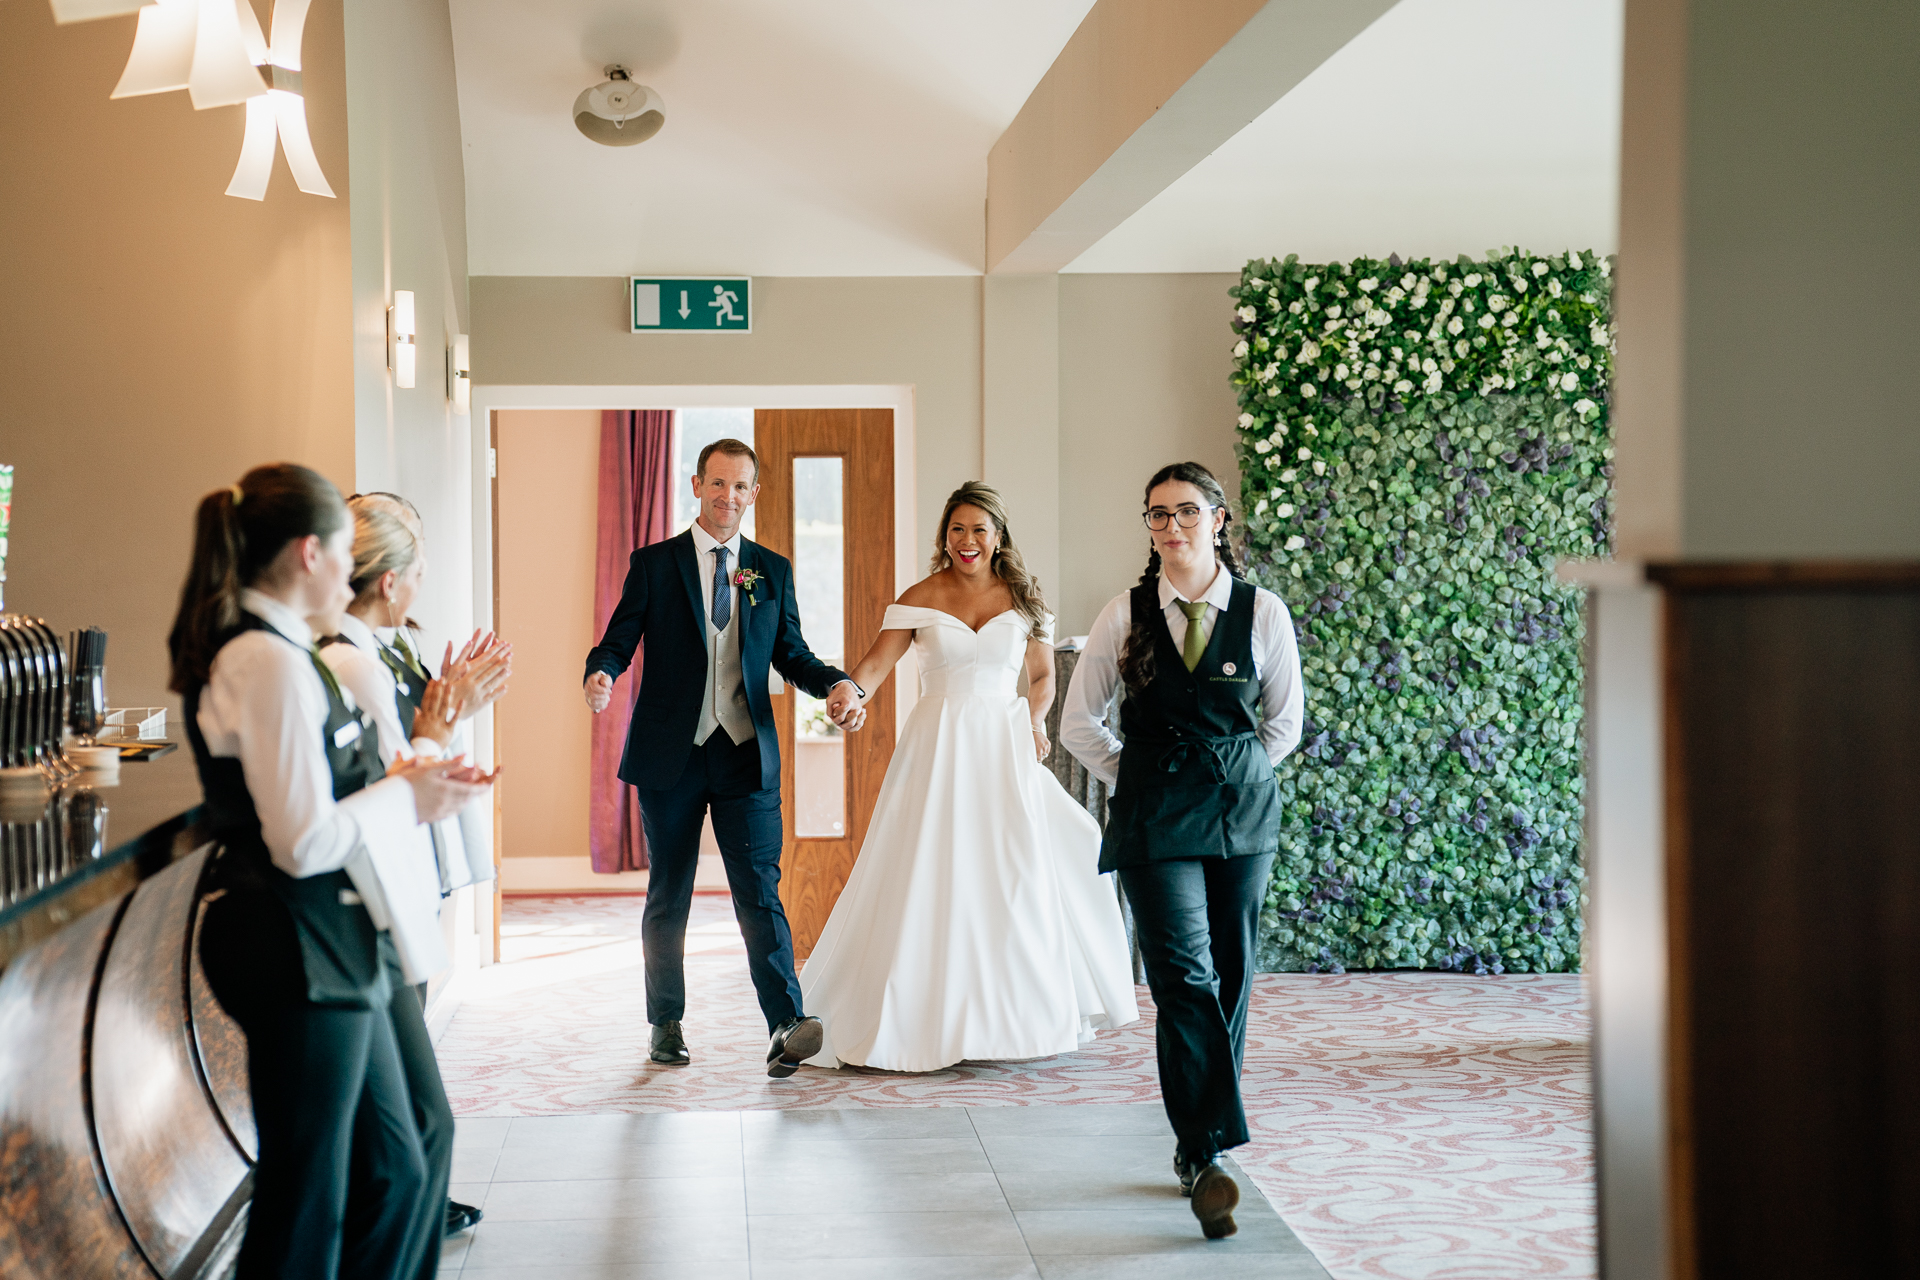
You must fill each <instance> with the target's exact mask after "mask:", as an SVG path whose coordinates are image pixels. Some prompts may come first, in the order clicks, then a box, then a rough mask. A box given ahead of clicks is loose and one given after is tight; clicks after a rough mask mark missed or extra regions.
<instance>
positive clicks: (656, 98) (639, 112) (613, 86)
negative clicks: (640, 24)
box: [573, 66, 667, 147]
mask: <svg viewBox="0 0 1920 1280" xmlns="http://www.w3.org/2000/svg"><path fill="white" fill-rule="evenodd" d="M606 75H607V78H606V80H605V81H603V82H602V83H600V84H597V85H595V86H593V88H591V89H587V90H585V91H583V92H582V93H581V94H580V96H579V97H577V98H575V99H574V100H573V124H574V127H575V128H577V129H578V130H580V132H581V133H584V134H586V135H587V137H589V138H591V139H593V141H595V142H597V143H599V144H600V145H601V146H603V147H631V146H635V145H637V144H639V143H642V142H645V141H646V140H647V139H648V138H651V137H652V136H653V135H654V134H656V133H658V132H660V126H661V125H663V124H665V123H666V122H667V104H666V103H664V102H662V101H660V95H659V94H657V93H655V92H654V91H653V90H652V89H649V88H648V87H647V86H646V85H643V84H636V83H635V82H634V79H633V76H632V75H631V74H630V73H629V72H628V71H627V69H626V68H625V67H621V66H613V67H608V68H607V71H606Z"/></svg>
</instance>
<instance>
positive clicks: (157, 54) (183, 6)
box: [109, 0, 200, 98]
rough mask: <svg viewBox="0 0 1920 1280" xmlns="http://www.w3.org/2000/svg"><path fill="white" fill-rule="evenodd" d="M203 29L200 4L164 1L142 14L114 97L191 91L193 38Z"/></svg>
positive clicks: (196, 1)
mask: <svg viewBox="0 0 1920 1280" xmlns="http://www.w3.org/2000/svg"><path fill="white" fill-rule="evenodd" d="M199 25H200V0H160V3H158V4H150V5H147V6H145V7H143V8H142V9H141V10H140V25H139V27H138V28H137V29H136V30H135V31H134V33H133V52H132V53H131V54H129V55H128V57H127V69H126V70H125V71H124V72H122V73H121V75H120V83H119V84H117V85H115V86H114V87H113V92H112V94H110V95H109V96H110V97H114V98H137V97H139V96H141V95H142V94H148V93H171V92H172V91H173V90H175V89H184V88H186V87H187V78H188V76H189V75H190V74H191V73H192V71H193V34H194V31H195V29H196V28H197V27H198V26H199Z"/></svg>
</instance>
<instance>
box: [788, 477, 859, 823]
mask: <svg viewBox="0 0 1920 1280" xmlns="http://www.w3.org/2000/svg"><path fill="white" fill-rule="evenodd" d="M841 471H842V468H841V459H839V458H795V459H794V460H793V578H794V595H795V596H796V597H797V602H798V604H799V606H800V629H801V631H802V632H804V633H805V635H806V638H807V646H808V647H809V648H811V649H812V650H813V652H814V654H815V655H816V656H818V657H819V659H820V660H821V661H822V662H826V663H829V664H831V665H833V666H836V667H840V668H843V669H844V668H845V667H846V665H847V664H846V639H845V636H846V614H847V605H846V581H845V577H846V562H847V559H846V543H847V532H846V501H845V496H844V491H843V489H842V485H841ZM793 694H794V699H793V701H794V735H793V748H794V750H793V756H794V759H793V791H794V797H793V800H794V805H793V807H794V834H795V835H796V836H798V837H800V838H801V839H803V840H804V839H829V840H832V839H840V838H844V837H845V836H846V834H847V744H846V739H845V738H844V737H843V736H842V735H841V733H840V730H839V728H838V727H837V726H835V725H834V723H833V722H832V721H831V720H829V719H827V704H826V703H825V702H823V701H821V700H820V699H818V698H813V697H809V696H808V695H807V694H806V693H804V692H802V691H801V690H799V689H794V691H793Z"/></svg>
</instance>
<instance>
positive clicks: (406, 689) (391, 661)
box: [374, 636, 433, 736]
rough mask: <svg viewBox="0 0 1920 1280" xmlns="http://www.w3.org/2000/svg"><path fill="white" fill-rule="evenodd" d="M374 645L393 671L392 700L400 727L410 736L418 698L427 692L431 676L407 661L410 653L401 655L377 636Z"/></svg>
mask: <svg viewBox="0 0 1920 1280" xmlns="http://www.w3.org/2000/svg"><path fill="white" fill-rule="evenodd" d="M374 647H375V648H376V649H378V650H379V654H380V661H381V662H384V663H385V664H386V666H387V670H389V671H391V672H393V694H394V702H395V704H396V709H397V710H398V711H399V712H400V727H401V729H403V730H405V731H406V733H407V734H408V736H412V734H413V717H414V714H415V713H416V712H418V711H419V710H420V700H421V698H423V697H424V696H425V695H426V692H427V681H428V680H431V679H432V678H433V677H432V676H430V675H428V674H427V672H426V671H425V670H423V669H422V668H421V667H419V666H418V665H416V664H415V663H413V662H410V661H408V658H410V657H411V656H412V655H411V654H409V655H407V656H406V657H403V656H401V654H400V653H399V652H398V651H397V650H396V649H395V648H394V647H393V646H392V645H390V644H381V643H380V638H379V637H378V636H375V637H374Z"/></svg>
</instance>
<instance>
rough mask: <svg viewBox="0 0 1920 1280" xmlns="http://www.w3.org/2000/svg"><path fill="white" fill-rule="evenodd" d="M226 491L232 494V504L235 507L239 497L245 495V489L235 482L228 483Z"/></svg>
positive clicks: (238, 503) (238, 502)
mask: <svg viewBox="0 0 1920 1280" xmlns="http://www.w3.org/2000/svg"><path fill="white" fill-rule="evenodd" d="M227 492H228V493H230V494H232V495H233V505H234V506H236V507H237V506H239V505H240V499H242V498H244V497H246V496H247V493H246V490H244V489H242V488H241V487H240V486H239V485H237V484H230V485H228V486H227Z"/></svg>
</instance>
